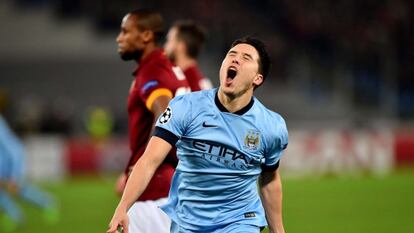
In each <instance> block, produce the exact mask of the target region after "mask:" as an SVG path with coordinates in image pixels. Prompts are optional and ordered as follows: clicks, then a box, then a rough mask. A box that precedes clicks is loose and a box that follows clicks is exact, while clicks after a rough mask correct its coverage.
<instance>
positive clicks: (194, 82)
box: [183, 65, 212, 91]
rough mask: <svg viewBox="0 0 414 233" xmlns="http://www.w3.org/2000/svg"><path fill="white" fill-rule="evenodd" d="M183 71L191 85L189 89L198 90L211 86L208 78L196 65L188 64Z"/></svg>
mask: <svg viewBox="0 0 414 233" xmlns="http://www.w3.org/2000/svg"><path fill="white" fill-rule="evenodd" d="M183 72H184V75H185V78H186V79H187V81H188V84H189V85H190V87H191V91H200V90H204V89H210V88H212V85H211V82H210V80H209V79H207V78H206V77H204V75H203V74H202V73H201V71H200V69H199V68H198V66H196V65H194V66H190V67H188V68H187V69H186V70H184V71H183Z"/></svg>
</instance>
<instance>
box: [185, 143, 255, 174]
mask: <svg viewBox="0 0 414 233" xmlns="http://www.w3.org/2000/svg"><path fill="white" fill-rule="evenodd" d="M192 146H193V147H194V148H195V149H196V150H198V151H199V152H201V153H202V157H203V158H205V159H208V160H216V161H217V162H221V163H224V164H226V165H232V166H234V167H239V168H245V167H246V165H250V164H256V163H259V162H258V161H255V160H253V159H251V158H250V157H249V156H247V155H246V154H243V153H241V152H240V151H238V150H236V149H233V148H231V147H229V146H227V145H224V144H220V143H217V142H211V141H204V140H197V139H194V140H193V141H192Z"/></svg>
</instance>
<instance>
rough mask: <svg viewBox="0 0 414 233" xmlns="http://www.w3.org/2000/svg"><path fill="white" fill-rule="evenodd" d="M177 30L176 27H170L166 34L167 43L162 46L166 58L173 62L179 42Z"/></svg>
mask: <svg viewBox="0 0 414 233" xmlns="http://www.w3.org/2000/svg"><path fill="white" fill-rule="evenodd" d="M177 34H178V30H177V28H176V27H172V28H171V29H170V30H169V31H168V34H167V41H166V42H165V44H164V50H165V53H166V54H167V56H168V58H169V59H170V60H171V61H173V62H175V58H176V52H177V49H178V47H179V44H180V41H179V40H178V39H177Z"/></svg>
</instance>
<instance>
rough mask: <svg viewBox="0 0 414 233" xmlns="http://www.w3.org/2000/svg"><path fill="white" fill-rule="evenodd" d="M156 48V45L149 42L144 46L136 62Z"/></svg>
mask: <svg viewBox="0 0 414 233" xmlns="http://www.w3.org/2000/svg"><path fill="white" fill-rule="evenodd" d="M156 49H158V46H157V45H156V44H155V43H149V44H148V45H147V46H146V47H145V48H144V52H143V53H142V56H141V59H140V60H139V61H137V62H138V63H140V62H141V61H143V60H144V59H145V58H146V57H147V56H148V55H149V54H150V53H152V52H153V51H154V50H156Z"/></svg>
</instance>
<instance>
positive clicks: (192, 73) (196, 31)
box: [164, 21, 212, 91]
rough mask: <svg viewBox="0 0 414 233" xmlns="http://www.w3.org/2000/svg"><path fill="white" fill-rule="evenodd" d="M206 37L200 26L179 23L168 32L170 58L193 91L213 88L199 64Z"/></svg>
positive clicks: (167, 42)
mask: <svg viewBox="0 0 414 233" xmlns="http://www.w3.org/2000/svg"><path fill="white" fill-rule="evenodd" d="M205 37H206V33H205V30H204V29H203V28H202V27H201V26H200V25H197V24H195V23H194V22H192V21H179V22H176V23H175V24H174V25H173V26H172V27H171V28H170V30H169V31H168V34H167V41H166V42H165V45H164V49H165V53H166V54H167V56H168V58H170V60H171V61H172V62H173V63H174V64H175V65H177V66H178V67H180V68H181V70H182V71H183V72H184V75H185V77H186V79H187V81H188V83H189V85H190V87H191V91H199V90H205V89H210V88H212V84H211V81H210V80H209V79H208V78H206V77H205V76H204V75H203V74H202V73H201V71H200V69H199V68H198V62H197V58H198V55H199V54H200V50H201V48H202V46H203V43H204V41H205Z"/></svg>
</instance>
